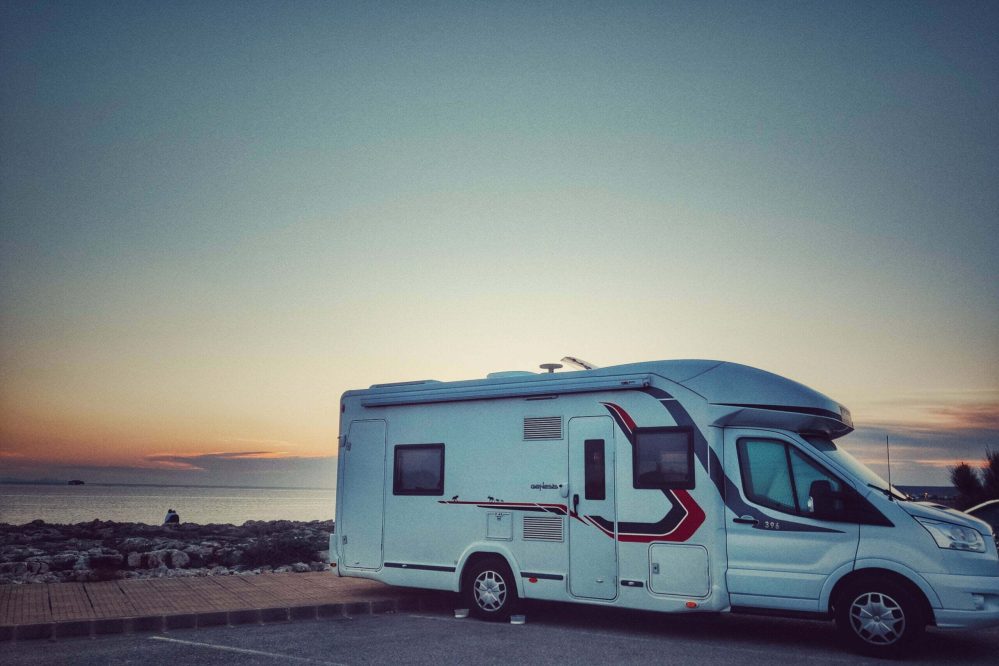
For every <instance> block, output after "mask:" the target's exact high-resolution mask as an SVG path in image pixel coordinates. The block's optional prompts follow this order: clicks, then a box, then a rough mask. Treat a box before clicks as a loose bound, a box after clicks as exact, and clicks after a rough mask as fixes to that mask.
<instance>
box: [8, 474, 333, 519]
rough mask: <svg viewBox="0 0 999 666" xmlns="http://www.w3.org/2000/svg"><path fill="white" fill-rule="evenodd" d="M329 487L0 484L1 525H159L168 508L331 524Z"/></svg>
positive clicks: (198, 514)
mask: <svg viewBox="0 0 999 666" xmlns="http://www.w3.org/2000/svg"><path fill="white" fill-rule="evenodd" d="M335 496H336V490H335V489H330V488H211V487H171V486H104V485H88V486H57V485H51V486H43V485H37V486H36V485H13V484H12V485H0V522H3V523H11V524H14V525H19V524H22V523H27V522H30V521H32V520H36V519H41V520H44V521H45V522H47V523H82V522H87V521H91V520H94V519H95V518H96V519H100V520H113V521H116V522H133V523H148V524H151V525H159V524H160V523H162V522H163V516H164V515H165V514H166V511H167V509H171V508H172V509H174V510H175V511H177V513H179V514H180V519H181V521H183V522H191V523H202V524H205V523H233V524H236V525H239V524H242V523H243V522H245V521H247V520H331V519H332V518H333V503H334V498H335Z"/></svg>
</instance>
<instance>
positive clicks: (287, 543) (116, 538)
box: [0, 520, 333, 584]
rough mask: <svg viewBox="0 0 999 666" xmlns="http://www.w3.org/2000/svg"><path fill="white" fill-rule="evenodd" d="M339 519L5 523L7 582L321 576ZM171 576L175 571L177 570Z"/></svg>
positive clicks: (0, 546)
mask: <svg viewBox="0 0 999 666" xmlns="http://www.w3.org/2000/svg"><path fill="white" fill-rule="evenodd" d="M332 528H333V524H332V521H324V522H319V521H313V522H309V523H302V522H294V521H285V520H282V521H270V522H267V521H249V522H247V523H246V524H245V525H243V526H235V525H198V524H194V523H185V524H183V525H181V526H180V527H179V528H174V529H167V528H163V527H161V526H159V525H145V524H142V523H115V522H110V521H90V522H87V523H78V524H76V525H49V524H46V523H43V522H40V521H36V522H35V523H34V524H28V525H20V526H18V525H4V524H0V583H14V584H20V583H42V582H50V583H51V582H56V581H58V582H62V581H70V580H80V581H88V582H89V581H94V580H102V579H103V580H108V579H111V578H126V577H127V578H156V577H162V576H169V577H183V576H207V575H232V574H240V575H257V574H261V575H266V574H267V573H268V572H269V571H272V570H273V569H272V567H278V569H277V570H279V571H295V572H297V571H307V570H308V571H321V570H324V569H325V568H326V565H325V562H322V561H321V560H322V557H323V556H325V554H324V555H323V556H320V555H319V553H320V551H322V550H324V549H325V548H327V547H328V543H329V535H330V532H331V530H332ZM171 572H172V573H171Z"/></svg>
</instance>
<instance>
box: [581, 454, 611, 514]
mask: <svg viewBox="0 0 999 666" xmlns="http://www.w3.org/2000/svg"><path fill="white" fill-rule="evenodd" d="M583 454H584V455H585V456H586V464H585V465H584V466H583V476H584V479H583V480H584V483H585V492H586V499H588V500H602V499H607V479H606V471H605V469H606V466H605V462H604V440H602V439H588V440H586V441H585V442H583Z"/></svg>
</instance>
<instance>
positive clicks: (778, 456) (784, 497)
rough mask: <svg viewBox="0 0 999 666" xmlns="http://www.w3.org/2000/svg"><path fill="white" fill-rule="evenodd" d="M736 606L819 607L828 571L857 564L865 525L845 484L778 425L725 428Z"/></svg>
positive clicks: (730, 562)
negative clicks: (853, 511) (848, 500)
mask: <svg viewBox="0 0 999 666" xmlns="http://www.w3.org/2000/svg"><path fill="white" fill-rule="evenodd" d="M725 474H726V476H728V478H730V479H732V480H733V481H734V482H735V485H736V489H735V492H737V493H738V496H732V497H729V498H728V507H729V508H728V509H727V510H726V516H727V520H726V524H725V528H726V533H727V536H728V573H727V576H726V578H727V582H728V590H729V593H730V594H731V595H732V596H731V599H732V605H733V606H739V605H746V606H757V607H767V606H771V607H773V606H775V605H779V606H780V607H781V608H793V609H794V610H803V611H815V610H819V608H818V600H819V597H820V596H821V594H822V589H823V586H824V585H825V583H826V581H827V580H828V578H829V576H830V575H831V574H833V573H834V572H836V571H840V570H842V569H844V568H845V569H847V570H849V569H851V568H852V567H853V562H854V557H855V555H856V552H857V540H858V539H859V537H860V528H859V525H858V524H857V522H856V520H855V518H854V517H853V516H852V515H850V514H849V513H848V512H847V511H846V509H845V505H844V503H843V502H842V501H837V500H835V499H834V498H836V497H839V496H841V491H842V490H843V489H844V487H845V484H844V482H843V481H842V480H840V479H838V478H837V477H836V475H835V474H833V473H832V472H830V471H829V470H828V469H826V468H825V467H824V466H823V465H822V463H821V462H820V461H818V460H817V459H814V458H813V457H812V456H811V455H810V454H808V453H807V452H805V451H803V450H802V449H800V448H798V446H796V445H795V442H794V441H793V439H791V438H789V437H788V436H786V435H785V434H782V433H780V432H772V431H766V430H747V429H735V428H726V429H725Z"/></svg>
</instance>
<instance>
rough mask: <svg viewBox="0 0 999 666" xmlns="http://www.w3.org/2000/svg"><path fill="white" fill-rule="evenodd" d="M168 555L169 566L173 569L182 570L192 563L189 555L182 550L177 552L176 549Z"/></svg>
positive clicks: (171, 550) (168, 552) (169, 551)
mask: <svg viewBox="0 0 999 666" xmlns="http://www.w3.org/2000/svg"><path fill="white" fill-rule="evenodd" d="M167 555H168V559H167V562H168V566H169V567H170V568H171V569H182V568H184V567H186V566H187V565H188V564H189V563H190V561H191V558H190V556H189V555H188V554H187V553H185V552H184V551H182V550H177V549H176V548H172V549H170V550H168V551H167Z"/></svg>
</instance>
